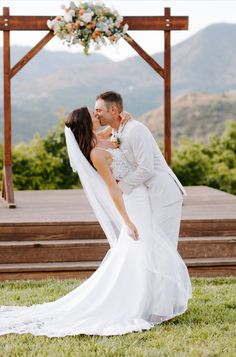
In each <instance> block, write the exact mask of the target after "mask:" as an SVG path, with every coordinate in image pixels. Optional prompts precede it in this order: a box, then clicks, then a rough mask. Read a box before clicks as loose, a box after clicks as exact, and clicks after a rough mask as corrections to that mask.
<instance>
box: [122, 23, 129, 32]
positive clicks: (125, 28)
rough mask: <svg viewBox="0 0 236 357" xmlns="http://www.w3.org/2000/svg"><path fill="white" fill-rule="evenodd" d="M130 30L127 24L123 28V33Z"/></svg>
mask: <svg viewBox="0 0 236 357" xmlns="http://www.w3.org/2000/svg"><path fill="white" fill-rule="evenodd" d="M128 29H129V25H128V24H125V26H124V27H123V33H125V32H127V30H128Z"/></svg>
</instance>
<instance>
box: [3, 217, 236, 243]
mask: <svg viewBox="0 0 236 357" xmlns="http://www.w3.org/2000/svg"><path fill="white" fill-rule="evenodd" d="M215 235H217V236H218V237H219V236H222V237H227V236H236V219H191V220H190V219H182V221H181V226H180V236H181V237H194V236H195V237H206V236H215ZM90 238H91V239H94V238H96V239H99V238H102V239H104V238H105V234H104V232H103V230H102V228H101V227H100V225H99V223H98V222H97V221H90V222H42V223H40V222H35V223H33V222H29V223H17V222H16V223H14V222H11V223H0V241H7V240H13V241H16V240H20V241H23V240H25V241H27V240H36V241H37V240H66V239H90Z"/></svg>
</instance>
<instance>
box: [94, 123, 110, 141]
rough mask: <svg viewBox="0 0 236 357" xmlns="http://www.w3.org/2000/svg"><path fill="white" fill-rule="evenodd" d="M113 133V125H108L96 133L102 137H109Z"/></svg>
mask: <svg viewBox="0 0 236 357" xmlns="http://www.w3.org/2000/svg"><path fill="white" fill-rule="evenodd" d="M111 133H112V127H111V126H108V127H106V128H105V129H103V130H101V131H100V132H98V133H97V134H96V135H97V136H98V137H99V138H100V139H109V138H110V136H111Z"/></svg>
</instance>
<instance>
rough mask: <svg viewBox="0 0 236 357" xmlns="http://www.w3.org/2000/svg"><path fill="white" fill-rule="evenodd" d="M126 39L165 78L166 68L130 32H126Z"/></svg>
mask: <svg viewBox="0 0 236 357" xmlns="http://www.w3.org/2000/svg"><path fill="white" fill-rule="evenodd" d="M126 41H127V42H128V44H129V45H130V46H131V47H133V49H134V50H135V51H136V52H137V53H138V54H139V55H140V56H141V57H142V58H143V59H144V60H145V61H146V62H147V63H148V64H149V66H151V67H152V68H153V69H154V71H156V72H157V73H158V74H159V75H160V76H161V77H162V78H164V69H163V68H162V67H161V66H160V65H159V64H158V63H157V62H156V61H155V60H154V59H153V58H152V57H151V56H150V55H149V54H148V53H147V52H146V51H144V49H143V48H142V47H141V46H139V44H138V43H137V42H136V41H135V40H134V39H133V38H132V37H131V36H130V35H128V34H126Z"/></svg>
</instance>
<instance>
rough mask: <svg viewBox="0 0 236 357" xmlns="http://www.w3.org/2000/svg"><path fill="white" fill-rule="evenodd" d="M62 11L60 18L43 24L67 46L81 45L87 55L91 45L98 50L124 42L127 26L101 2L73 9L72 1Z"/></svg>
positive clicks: (113, 10) (86, 3)
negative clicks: (104, 46)
mask: <svg viewBox="0 0 236 357" xmlns="http://www.w3.org/2000/svg"><path fill="white" fill-rule="evenodd" d="M62 9H63V10H64V11H65V14H64V16H57V17H56V18H55V19H53V20H48V21H47V25H48V27H49V29H50V30H53V31H54V34H55V35H56V36H58V37H59V38H60V39H61V40H64V42H65V43H67V44H68V45H69V46H71V45H74V44H80V45H82V46H83V47H84V53H85V54H88V53H89V49H90V44H91V43H93V44H94V45H95V46H94V47H95V49H99V48H101V46H102V45H106V44H107V43H110V44H114V43H116V42H117V41H118V40H119V39H120V38H122V37H123V38H125V35H126V32H127V30H128V25H127V24H125V25H124V26H122V25H121V23H122V21H123V17H122V16H120V15H119V14H118V12H117V11H116V10H115V9H110V8H108V7H107V6H105V4H103V3H101V2H94V1H87V2H80V3H79V5H78V6H77V5H76V4H75V3H74V2H73V1H72V2H71V3H70V5H69V7H66V6H65V5H63V6H62Z"/></svg>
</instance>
